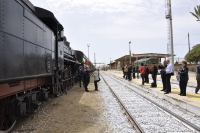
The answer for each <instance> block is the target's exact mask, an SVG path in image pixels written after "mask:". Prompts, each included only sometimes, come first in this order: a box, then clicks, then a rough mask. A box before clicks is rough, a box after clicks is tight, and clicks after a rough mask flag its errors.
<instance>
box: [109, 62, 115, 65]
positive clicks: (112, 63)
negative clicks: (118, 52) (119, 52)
mask: <svg viewBox="0 0 200 133" xmlns="http://www.w3.org/2000/svg"><path fill="white" fill-rule="evenodd" d="M115 63H116V62H111V63H109V64H107V65H110V64H111V65H113V64H115Z"/></svg>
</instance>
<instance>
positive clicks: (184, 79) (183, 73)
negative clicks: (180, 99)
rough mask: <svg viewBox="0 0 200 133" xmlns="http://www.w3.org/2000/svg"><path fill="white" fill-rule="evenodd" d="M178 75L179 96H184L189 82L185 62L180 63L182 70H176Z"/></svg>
mask: <svg viewBox="0 0 200 133" xmlns="http://www.w3.org/2000/svg"><path fill="white" fill-rule="evenodd" d="M178 73H179V74H180V81H179V86H180V94H179V95H181V96H186V87H187V83H188V80H189V77H188V67H187V62H186V61H182V68H181V69H180V70H179V69H178Z"/></svg>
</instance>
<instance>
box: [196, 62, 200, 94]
mask: <svg viewBox="0 0 200 133" xmlns="http://www.w3.org/2000/svg"><path fill="white" fill-rule="evenodd" d="M196 80H197V87H196V90H195V93H196V94H197V93H198V91H199V89H200V64H199V65H198V66H197V68H196Z"/></svg>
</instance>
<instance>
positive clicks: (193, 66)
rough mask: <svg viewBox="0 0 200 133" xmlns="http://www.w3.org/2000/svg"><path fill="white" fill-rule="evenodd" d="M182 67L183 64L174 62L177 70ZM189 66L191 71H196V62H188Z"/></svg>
mask: <svg viewBox="0 0 200 133" xmlns="http://www.w3.org/2000/svg"><path fill="white" fill-rule="evenodd" d="M180 67H181V64H174V68H175V71H176V70H177V69H179V68H180ZM187 67H188V68H189V71H193V72H195V71H196V67H197V65H196V64H188V65H187Z"/></svg>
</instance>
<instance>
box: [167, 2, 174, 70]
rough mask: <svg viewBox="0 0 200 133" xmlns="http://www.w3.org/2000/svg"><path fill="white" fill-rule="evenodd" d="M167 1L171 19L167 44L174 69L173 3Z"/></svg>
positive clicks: (168, 14) (168, 17)
mask: <svg viewBox="0 0 200 133" xmlns="http://www.w3.org/2000/svg"><path fill="white" fill-rule="evenodd" d="M166 2H167V12H166V19H168V20H169V33H170V34H169V37H168V39H169V42H168V46H167V50H168V54H171V64H172V69H173V70H174V43H173V26H172V4H171V0H166Z"/></svg>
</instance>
